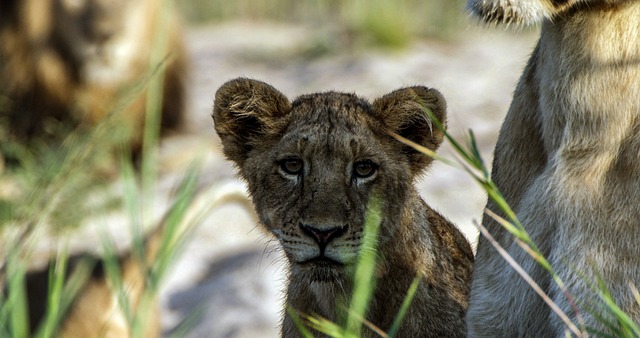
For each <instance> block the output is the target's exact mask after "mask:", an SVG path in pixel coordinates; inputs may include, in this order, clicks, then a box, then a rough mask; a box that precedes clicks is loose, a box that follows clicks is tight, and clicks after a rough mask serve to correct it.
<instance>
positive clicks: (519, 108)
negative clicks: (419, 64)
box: [467, 0, 640, 337]
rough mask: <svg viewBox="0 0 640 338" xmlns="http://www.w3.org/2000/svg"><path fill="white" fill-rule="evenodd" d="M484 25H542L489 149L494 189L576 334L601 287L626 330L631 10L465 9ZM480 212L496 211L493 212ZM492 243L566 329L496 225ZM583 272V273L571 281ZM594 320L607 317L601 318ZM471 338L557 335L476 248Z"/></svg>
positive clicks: (630, 242)
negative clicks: (523, 232) (528, 241)
mask: <svg viewBox="0 0 640 338" xmlns="http://www.w3.org/2000/svg"><path fill="white" fill-rule="evenodd" d="M469 5H470V6H469V7H470V9H471V10H472V11H473V12H475V13H476V14H477V15H479V16H481V17H483V18H484V19H486V20H488V21H495V22H512V23H522V22H526V21H531V20H542V21H543V22H542V31H541V35H540V40H539V42H538V45H537V46H536V48H535V50H534V52H533V54H532V56H531V58H530V60H529V62H528V65H527V66H526V68H525V70H524V73H523V75H522V77H521V79H520V83H519V84H518V86H517V88H516V91H515V94H514V98H513V102H512V104H511V107H510V109H509V113H508V115H507V117H506V119H505V121H504V124H503V126H502V129H501V131H500V136H499V139H498V143H497V146H496V150H495V159H494V164H493V173H492V176H493V180H494V181H495V182H496V184H497V186H498V188H499V189H500V190H501V191H502V193H503V195H504V196H505V198H506V200H507V202H508V203H509V204H510V205H511V206H512V208H513V209H514V210H515V212H516V213H517V215H518V217H519V219H520V221H521V222H522V223H523V224H524V226H525V228H526V229H527V231H528V232H529V234H530V235H531V238H532V239H533V241H534V242H535V243H536V244H537V245H538V247H539V248H540V249H541V251H542V253H543V254H544V255H545V256H546V257H547V258H548V259H549V261H550V263H551V264H552V265H553V267H554V268H555V269H556V271H557V272H558V275H559V277H560V278H561V279H562V280H563V281H564V282H565V283H566V285H567V287H568V291H569V293H570V294H571V296H572V297H573V300H574V301H575V302H576V304H577V305H578V307H579V308H580V309H581V313H580V315H582V316H583V317H584V318H585V321H586V323H585V324H586V326H587V327H592V328H596V329H604V326H603V324H602V323H599V322H598V321H597V320H596V319H595V317H594V316H592V315H591V314H590V313H589V309H590V308H591V309H594V310H595V311H596V312H598V313H603V310H602V308H599V307H597V305H596V304H598V302H597V295H596V294H595V292H594V290H593V289H592V288H591V287H590V286H589V285H588V283H595V281H596V278H597V276H600V277H602V279H603V281H604V283H605V285H606V286H607V287H608V288H609V290H610V292H611V294H612V296H613V298H614V300H615V301H616V303H617V304H618V305H619V306H620V307H621V308H622V310H624V311H626V312H627V314H629V315H630V316H631V318H632V319H633V320H634V321H635V322H636V323H637V322H640V306H639V305H638V303H637V301H636V300H635V298H634V296H633V293H632V290H631V289H630V287H629V285H630V283H632V284H635V285H640V246H638V245H637V243H638V238H640V226H639V225H640V189H639V187H640V164H639V163H638V156H639V154H640V100H639V99H638V98H639V97H640V1H615V0H612V1H604V0H603V1H600V0H591V1H573V0H570V1H528V2H527V1H498V0H496V1H480V0H478V1H470V2H469ZM488 207H489V208H490V209H492V210H494V211H497V208H496V207H495V205H493V204H492V203H489V205H488ZM485 221H486V222H485V224H486V225H487V228H488V229H489V231H490V232H491V233H492V234H493V235H494V236H495V238H496V239H497V240H498V242H499V243H500V244H501V245H502V246H503V247H504V248H506V249H507V251H508V253H509V254H510V255H511V256H513V257H514V258H515V259H516V261H518V262H519V263H520V264H521V265H522V266H523V267H524V268H525V270H526V271H527V272H528V273H529V274H530V275H531V276H532V277H533V279H534V280H535V281H536V282H537V283H538V284H539V285H540V286H541V287H542V289H543V290H544V291H546V292H547V294H549V296H550V297H551V298H552V300H553V301H554V302H555V303H556V304H558V305H559V306H560V308H561V309H562V310H563V311H564V312H565V313H567V314H568V315H569V317H570V318H572V319H573V320H574V322H575V323H577V322H578V321H577V320H576V313H575V311H574V310H573V307H572V305H571V304H570V301H568V300H567V298H566V297H565V295H564V294H563V292H562V291H561V290H560V289H559V287H558V286H557V285H556V284H555V283H554V282H553V281H552V279H551V277H550V275H549V273H547V272H546V271H544V270H543V269H542V268H541V267H539V266H538V265H537V264H536V263H534V262H533V260H532V259H531V258H530V257H529V256H528V254H527V253H525V252H524V251H523V250H522V249H521V248H520V247H519V246H518V245H517V244H516V243H515V242H514V241H513V237H512V236H511V235H510V234H508V233H507V232H506V231H505V230H504V229H503V228H502V227H501V226H500V225H498V224H497V223H495V222H493V221H491V220H490V219H486V218H485ZM582 274H584V275H582ZM604 318H605V319H609V320H610V319H611V318H610V317H609V316H608V315H606V314H605V315H604ZM467 324H468V330H469V335H470V336H473V337H486V336H491V337H515V336H519V337H520V336H537V337H551V336H564V330H565V328H564V326H563V323H562V322H561V321H560V320H559V318H558V317H557V316H556V314H554V313H552V312H551V310H550V309H549V307H548V306H547V305H546V304H544V303H543V301H542V299H541V298H540V297H539V296H538V295H537V294H535V293H534V291H533V290H532V289H531V287H530V286H529V285H528V284H527V283H525V282H524V280H523V279H521V278H520V277H519V276H518V275H517V274H516V272H515V271H514V270H513V269H511V268H510V267H509V266H508V265H507V263H506V262H505V261H504V260H503V259H502V258H501V257H500V256H499V255H498V253H497V252H496V251H495V250H494V249H493V248H492V247H491V245H490V243H489V242H488V241H487V240H486V239H484V238H481V239H480V241H479V244H478V253H477V257H476V267H475V270H474V276H473V282H472V291H471V298H470V307H469V312H468V318H467Z"/></svg>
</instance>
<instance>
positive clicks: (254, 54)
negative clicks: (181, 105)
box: [162, 23, 535, 337]
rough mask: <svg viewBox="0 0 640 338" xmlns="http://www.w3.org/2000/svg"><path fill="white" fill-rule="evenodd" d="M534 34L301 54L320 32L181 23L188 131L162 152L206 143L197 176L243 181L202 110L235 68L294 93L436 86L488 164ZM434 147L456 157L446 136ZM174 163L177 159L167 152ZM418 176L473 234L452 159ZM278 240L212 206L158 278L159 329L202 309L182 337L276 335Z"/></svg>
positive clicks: (476, 192) (473, 204)
mask: <svg viewBox="0 0 640 338" xmlns="http://www.w3.org/2000/svg"><path fill="white" fill-rule="evenodd" d="M534 36H535V35H534V34H532V33H526V34H525V33H521V34H517V35H514V34H509V33H505V32H496V31H485V30H483V29H480V28H469V29H468V31H467V32H466V33H465V34H464V37H462V38H459V39H457V40H455V41H447V42H443V41H437V40H421V41H416V42H415V43H413V44H412V45H411V46H410V47H408V48H406V49H404V50H402V51H385V50H374V49H367V50H362V49H359V50H341V49H338V50H335V51H333V52H332V53H329V54H327V55H323V56H319V57H316V58H305V57H304V56H303V55H304V53H302V52H301V51H303V50H305V48H308V47H309V45H310V44H311V43H313V41H314V39H315V38H317V36H315V35H314V32H313V30H310V29H305V28H302V27H293V26H282V25H268V24H256V23H230V24H224V25H219V26H214V27H206V28H197V29H193V30H191V31H190V32H189V34H188V45H189V49H190V51H191V55H192V62H193V72H192V78H191V100H190V103H191V107H190V116H189V119H190V120H189V136H182V137H178V138H176V139H175V140H170V141H168V142H166V143H165V147H166V149H168V150H167V151H166V153H167V154H169V155H166V156H165V158H167V159H173V158H174V156H183V155H184V152H185V150H186V149H193V148H203V149H207V150H205V152H206V157H207V161H206V166H205V167H206V170H205V174H204V178H203V183H202V185H203V187H210V186H214V187H218V186H222V188H221V189H222V190H236V191H237V190H240V191H241V190H242V184H241V183H240V182H238V181H237V180H236V179H235V178H234V176H233V168H232V167H231V166H230V165H229V164H228V163H226V162H225V161H224V160H223V157H222V155H221V152H220V145H219V140H218V139H217V137H216V136H215V134H214V132H213V129H212V122H211V118H210V112H211V106H212V98H213V95H214V92H215V90H216V89H217V88H218V87H219V86H220V85H222V84H223V83H224V82H226V81H227V80H229V79H232V78H235V77H238V76H244V77H251V78H256V79H260V80H263V81H266V82H269V83H270V84H272V85H274V86H275V87H276V88H278V89H280V90H281V91H283V92H284V93H285V94H287V95H288V96H289V97H291V98H293V97H295V96H297V95H300V94H305V93H310V92H315V91H325V90H339V91H346V92H355V93H357V94H358V95H361V96H364V97H367V98H369V99H373V98H375V97H378V96H381V95H383V94H385V93H387V92H390V91H392V90H394V89H396V88H399V87H402V86H408V85H414V84H421V85H426V86H430V87H434V88H437V89H438V90H440V91H441V92H442V93H443V95H444V96H445V97H446V99H447V101H448V116H449V130H450V131H451V132H452V133H453V135H454V136H457V137H459V138H460V137H464V135H465V134H466V133H467V131H468V130H469V129H472V130H473V131H474V133H475V135H476V137H477V139H478V142H479V145H480V148H481V151H482V155H483V156H484V158H485V160H486V162H487V163H490V162H491V153H492V149H493V145H494V143H495V140H496V138H497V134H498V131H499V128H500V124H501V121H502V119H503V117H504V115H505V113H506V111H507V108H508V105H509V102H510V100H511V94H512V91H513V88H514V86H515V84H516V82H517V79H518V77H519V74H520V72H521V69H522V68H523V66H524V62H525V61H526V59H527V56H528V54H529V52H530V50H531V49H532V47H533V44H534V42H535V37H534ZM187 153H189V152H187ZM440 154H442V155H445V156H446V157H449V158H452V157H453V153H452V151H451V148H450V146H449V145H448V144H445V145H443V147H442V148H441V150H440ZM185 158H186V157H185ZM173 162H181V161H171V160H168V161H167V163H173ZM418 186H419V189H420V191H421V194H422V195H423V197H424V198H425V200H426V201H427V202H428V203H429V204H430V205H432V206H433V207H435V208H436V209H437V210H439V211H440V212H441V213H443V214H444V215H446V216H447V217H448V218H450V219H451V220H452V221H454V222H455V223H456V224H457V225H458V226H459V227H460V228H461V229H462V230H463V231H464V233H465V234H466V235H467V237H468V238H469V240H470V241H471V242H474V243H475V241H476V240H477V232H476V230H475V227H474V226H473V221H474V220H480V218H481V215H482V209H483V207H484V204H485V202H486V196H485V194H484V193H483V192H482V191H481V189H479V187H478V186H477V185H476V184H475V183H474V181H472V180H471V179H470V178H469V177H468V176H467V175H466V174H465V173H464V172H463V171H461V170H459V169H456V168H452V167H448V166H446V165H444V164H442V163H436V164H435V165H434V166H433V167H432V169H431V170H430V172H429V173H428V174H427V175H425V176H424V178H423V179H422V180H421V181H420V182H419V183H418ZM276 248H277V247H276V243H274V241H272V240H271V239H270V237H269V236H267V235H265V234H264V233H263V232H262V231H261V230H260V228H257V227H256V224H255V221H254V219H253V218H252V215H251V213H249V212H247V211H246V209H244V208H242V207H241V206H237V205H236V206H234V205H230V206H225V207H219V208H216V209H215V210H214V211H213V212H212V213H210V214H209V215H208V217H207V219H206V220H205V221H204V222H203V223H202V225H201V226H200V227H199V228H198V229H197V231H196V234H195V236H194V238H193V240H192V241H191V242H190V244H189V245H188V247H187V249H186V251H185V252H184V254H183V255H182V256H181V259H180V260H179V262H178V264H176V266H175V268H174V269H173V273H172V275H171V276H170V278H169V279H168V280H167V283H166V284H165V288H164V291H163V293H162V299H163V304H164V309H165V312H164V313H165V317H164V322H165V326H166V327H167V329H170V328H172V327H174V325H176V323H178V322H179V321H180V320H182V319H183V318H184V316H185V313H187V312H189V311H190V310H193V309H196V308H198V309H200V311H199V312H198V314H199V315H200V319H199V320H195V324H194V325H193V329H192V330H191V333H189V334H187V335H188V336H190V337H258V336H260V337H274V336H277V333H278V329H277V325H278V321H279V317H280V307H281V305H280V303H279V300H280V299H281V298H282V293H281V291H282V289H283V287H284V286H283V285H284V284H283V282H284V278H285V269H284V264H283V262H282V258H281V256H280V255H279V253H278V252H277V249H276ZM197 304H200V306H198V305H197Z"/></svg>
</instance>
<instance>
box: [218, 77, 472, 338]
mask: <svg viewBox="0 0 640 338" xmlns="http://www.w3.org/2000/svg"><path fill="white" fill-rule="evenodd" d="M423 105H424V106H426V107H428V108H430V109H432V111H433V112H434V114H435V115H436V116H437V117H438V118H439V119H440V120H443V121H444V118H445V107H444V99H443V98H442V96H441V95H440V94H439V93H438V92H437V91H435V90H432V89H427V88H424V87H411V88H406V89H401V90H398V91H395V92H393V93H391V94H387V95H385V96H383V97H382V98H379V99H377V100H375V101H374V102H373V104H369V103H368V102H366V101H365V100H363V99H360V98H358V97H356V96H355V95H352V94H343V93H336V92H328V93H319V94H311V95H304V96H301V97H299V98H298V99H296V100H295V101H294V102H293V103H290V102H289V100H288V99H287V98H286V97H285V96H284V95H283V94H281V93H280V92H278V91H277V90H276V89H274V88H273V87H271V86H269V85H267V84H265V83H263V82H259V81H255V80H248V79H236V80H233V81H230V82H228V83H226V84H225V85H223V86H222V87H221V88H220V89H219V90H218V91H217V93H216V98H215V105H214V111H213V118H214V121H215V129H216V131H217V132H218V135H219V136H220V138H221V139H222V143H223V145H224V153H225V155H226V156H227V157H228V158H229V159H230V160H232V161H234V162H235V164H236V165H237V167H238V169H239V173H240V175H241V176H242V177H243V178H244V179H246V181H247V183H248V186H249V190H250V193H251V196H252V198H253V202H254V204H255V207H256V210H257V212H258V215H259V217H260V222H261V223H262V224H263V225H264V226H265V227H266V228H267V229H268V230H269V231H270V232H271V233H273V234H274V235H275V236H276V238H277V239H278V240H279V241H280V243H281V244H282V247H283V249H284V252H285V254H286V256H287V259H288V261H289V263H290V264H289V265H290V275H289V286H288V291H287V304H288V306H290V307H292V308H293V309H294V310H296V311H300V312H302V313H305V314H309V315H313V314H317V315H321V316H323V317H325V318H328V319H330V320H333V321H338V322H341V318H342V316H341V312H342V311H343V310H344V308H345V306H348V304H347V303H345V301H348V300H349V299H350V296H351V283H352V281H351V278H350V277H349V276H350V273H349V271H350V269H352V268H353V266H354V265H355V263H356V259H357V255H358V251H359V248H360V241H361V239H362V236H363V223H364V217H365V213H366V208H367V201H368V200H369V198H370V197H371V196H372V195H374V194H375V192H376V191H377V192H379V193H381V195H382V203H383V206H382V209H381V214H382V224H381V230H380V237H379V238H380V240H379V252H378V253H379V258H378V261H377V271H376V288H375V290H374V295H373V299H372V303H371V305H370V308H369V311H368V312H367V314H366V319H367V320H369V321H370V322H371V323H373V324H374V325H377V326H378V327H380V328H381V329H383V330H388V329H389V328H390V326H391V323H392V321H393V319H394V318H395V316H396V314H397V313H398V310H399V308H400V305H401V303H402V301H403V299H404V297H405V295H406V292H407V289H408V287H409V285H410V284H411V281H412V280H413V279H414V278H415V277H416V276H421V277H422V278H421V282H420V285H419V288H418V291H417V293H416V296H415V298H414V300H413V303H412V305H411V308H410V309H409V311H408V312H407V317H406V318H405V320H404V322H403V324H402V326H401V327H400V331H399V336H402V337H462V336H464V332H465V329H464V313H465V311H466V307H467V292H468V282H469V278H470V274H471V269H472V263H473V254H472V252H471V248H470V246H469V244H468V242H467V241H466V239H465V238H464V236H463V235H462V234H461V233H460V232H459V231H458V230H457V229H456V228H455V226H454V225H452V224H451V223H449V222H448V221H447V220H446V219H444V217H442V216H441V215H440V214H438V213H437V212H435V211H434V210H432V209H431V208H429V207H428V206H427V205H426V204H425V203H424V201H423V200H422V199H421V198H420V197H419V195H418V193H417V191H416V189H415V187H414V186H413V179H414V178H415V177H416V175H418V174H419V173H420V172H422V171H423V170H424V169H425V168H426V167H427V166H428V165H429V164H430V163H431V159H430V158H429V157H427V156H425V155H423V154H420V153H418V152H416V151H415V150H413V149H412V148H410V147H407V146H405V145H403V144H402V143H400V142H398V141H397V140H395V139H393V138H392V137H391V136H389V135H388V134H387V131H388V130H391V131H393V132H396V133H398V134H400V135H401V136H404V137H405V138H408V139H410V140H412V141H414V142H416V143H418V144H421V145H422V146H425V147H428V148H430V149H432V150H435V149H436V148H437V147H438V146H439V144H440V142H441V141H442V137H443V135H442V133H441V132H440V131H438V130H437V129H436V128H435V127H433V128H432V127H431V124H430V122H429V119H428V117H427V116H426V114H425V113H424V112H423ZM363 333H364V335H365V336H371V335H374V334H373V333H372V332H370V331H367V332H363ZM282 335H283V336H284V337H297V336H300V333H299V331H298V328H297V327H296V326H295V325H294V323H293V321H292V320H291V318H290V317H289V316H285V319H284V323H283V328H282ZM374 336H375V335H374Z"/></svg>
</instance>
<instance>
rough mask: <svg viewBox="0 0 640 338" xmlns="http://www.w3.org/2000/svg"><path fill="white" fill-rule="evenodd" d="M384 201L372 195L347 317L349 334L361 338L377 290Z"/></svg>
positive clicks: (376, 195)
mask: <svg viewBox="0 0 640 338" xmlns="http://www.w3.org/2000/svg"><path fill="white" fill-rule="evenodd" d="M381 213H382V199H381V198H380V196H379V195H378V194H377V193H374V194H372V196H371V198H370V199H369V203H368V205H367V214H366V216H365V223H364V238H363V240H362V244H361V247H360V254H359V259H358V264H357V266H356V271H355V275H354V287H353V295H352V299H351V304H350V307H349V314H348V316H347V325H346V328H347V332H348V333H350V334H354V335H356V336H359V335H360V333H361V329H362V321H361V320H360V319H359V318H358V317H365V313H366V311H367V307H368V305H369V301H370V299H371V295H372V293H373V290H374V288H375V278H374V273H375V268H376V258H377V257H376V256H377V244H378V232H379V230H380V224H381V223H382V214H381Z"/></svg>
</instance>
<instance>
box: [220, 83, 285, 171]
mask: <svg viewBox="0 0 640 338" xmlns="http://www.w3.org/2000/svg"><path fill="white" fill-rule="evenodd" d="M290 111H291V103H290V102H289V99H287V97H286V96H285V95H284V94H282V93H281V92H280V91H278V90H277V89H275V88H274V87H272V86H271V85H269V84H267V83H264V82H262V81H258V80H252V79H247V78H237V79H234V80H231V81H229V82H227V83H225V84H224V85H222V86H221V87H220V88H219V89H218V91H217V92H216V94H215V100H214V105H213V114H212V117H213V122H214V129H215V130H216V132H217V133H218V136H220V139H221V140H222V145H223V148H224V149H223V151H224V154H225V156H226V157H227V158H228V159H230V160H232V161H234V162H236V163H237V164H238V165H241V164H242V162H244V160H246V158H247V156H248V153H249V151H251V150H252V149H253V147H254V146H255V144H256V143H258V142H260V141H262V140H263V139H264V138H265V137H268V136H270V135H274V134H275V133H277V132H278V131H279V130H280V129H281V127H282V126H283V125H284V124H285V123H286V121H285V120H286V119H285V117H286V116H287V115H288V113H289V112H290Z"/></svg>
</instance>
